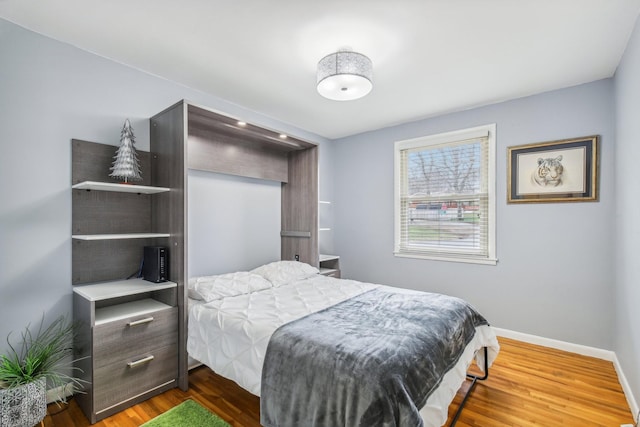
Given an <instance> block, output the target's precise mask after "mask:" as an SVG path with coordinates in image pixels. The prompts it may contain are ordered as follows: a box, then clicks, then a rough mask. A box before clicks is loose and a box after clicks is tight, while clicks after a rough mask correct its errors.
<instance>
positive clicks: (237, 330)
mask: <svg viewBox="0 0 640 427" xmlns="http://www.w3.org/2000/svg"><path fill="white" fill-rule="evenodd" d="M188 292H189V327H188V339H187V350H188V352H189V355H190V356H191V357H192V358H194V359H196V360H198V361H200V362H202V363H204V364H205V365H207V366H209V367H210V368H211V369H212V370H213V371H214V372H216V373H217V374H219V375H222V376H224V377H226V378H229V379H231V380H233V381H235V382H236V383H237V384H239V385H240V386H241V387H243V388H244V389H245V390H247V391H249V392H250V393H252V394H254V395H256V396H259V397H260V398H261V399H260V404H261V409H260V410H261V424H262V425H264V426H267V427H276V426H278V427H285V426H296V425H298V426H300V425H308V426H318V427H320V426H327V427H329V426H332V427H335V426H338V425H345V426H357V425H363V426H365V425H389V426H395V425H397V426H420V425H423V426H425V427H438V426H442V425H443V424H444V423H445V422H446V420H447V412H448V407H449V404H450V403H451V401H452V400H453V398H454V397H455V394H456V392H457V390H458V389H459V388H460V385H461V384H462V383H463V382H464V380H465V378H466V377H467V369H468V367H469V365H470V364H471V362H472V361H473V360H474V359H475V360H476V363H477V365H478V366H479V367H480V368H481V369H484V370H485V375H486V373H487V372H486V370H487V369H488V367H489V366H490V365H491V364H492V363H493V360H494V359H495V357H496V356H497V354H498V351H499V345H498V342H497V339H496V336H495V334H494V333H493V331H492V329H491V328H490V326H489V325H488V323H487V322H486V320H485V319H484V318H483V317H482V316H481V315H479V314H478V313H477V312H476V311H475V310H474V309H473V308H472V307H471V306H469V305H468V304H467V303H466V302H464V301H462V300H460V299H458V298H452V297H447V296H443V295H439V294H429V293H424V292H417V291H411V290H404V289H399V288H393V287H389V286H384V285H377V284H371V283H363V282H357V281H353V280H345V279H335V278H332V277H327V276H323V275H320V274H318V270H317V269H316V268H314V267H312V266H309V265H308V264H304V263H299V262H295V261H278V262H274V263H270V264H267V265H264V266H261V267H259V268H257V269H254V270H252V271H250V272H234V273H229V274H222V275H215V276H202V277H197V278H192V279H190V280H189V285H188ZM454 306H455V307H456V311H455V312H454V311H453V309H452V307H454ZM415 310H417V311H415ZM443 310H444V311H443ZM460 310H462V311H464V312H465V313H468V315H467V314H464V315H462V314H460V313H461V312H460ZM449 311H451V313H452V314H446V313H448V312H449ZM416 313H417V314H418V315H417V316H416ZM443 313H445V314H443ZM425 319H430V320H429V322H426V321H425ZM426 323H428V324H429V325H431V326H428V327H424V326H425V324H426ZM367 324H368V326H366V325H367ZM383 325H384V327H383ZM367 328H368V329H367ZM360 329H362V330H360ZM428 339H432V340H433V339H435V340H436V341H435V342H430V341H428ZM456 343H457V345H456ZM405 350H406V351H405ZM391 361H394V362H393V363H391ZM398 366H399V367H398ZM476 379H477V376H475V377H474V380H473V381H474V382H473V384H475V380H476ZM471 388H472V387H471ZM461 406H462V405H461ZM456 419H457V417H456ZM372 420H375V421H372ZM454 422H455V421H454Z"/></svg>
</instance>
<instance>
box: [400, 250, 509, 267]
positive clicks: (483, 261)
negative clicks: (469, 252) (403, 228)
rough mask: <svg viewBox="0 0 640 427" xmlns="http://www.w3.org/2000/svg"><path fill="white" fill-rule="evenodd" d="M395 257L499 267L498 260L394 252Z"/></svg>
mask: <svg viewBox="0 0 640 427" xmlns="http://www.w3.org/2000/svg"><path fill="white" fill-rule="evenodd" d="M393 255H394V256H397V257H400V258H416V259H428V260H432V261H447V262H464V263H467V264H483V265H497V264H498V259H497V258H486V259H478V258H465V257H462V256H460V257H456V256H437V255H419V254H408V253H403V252H394V253H393Z"/></svg>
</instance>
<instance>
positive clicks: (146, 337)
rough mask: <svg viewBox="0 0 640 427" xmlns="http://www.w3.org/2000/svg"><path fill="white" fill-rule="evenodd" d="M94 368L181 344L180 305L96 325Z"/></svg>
mask: <svg viewBox="0 0 640 427" xmlns="http://www.w3.org/2000/svg"><path fill="white" fill-rule="evenodd" d="M93 333H94V341H93V342H94V352H93V363H94V368H100V367H102V366H106V365H110V364H112V363H114V362H116V361H119V360H125V359H130V358H132V357H135V356H137V355H139V354H140V353H142V352H145V351H150V350H151V349H155V348H159V347H164V346H174V347H176V346H177V345H178V308H177V307H173V308H168V309H165V310H160V311H155V312H152V313H148V314H144V315H140V316H132V317H129V318H126V319H121V320H117V321H113V322H108V323H104V324H101V325H97V326H95V328H94V332H93Z"/></svg>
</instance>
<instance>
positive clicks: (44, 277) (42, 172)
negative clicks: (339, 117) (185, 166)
mask: <svg viewBox="0 0 640 427" xmlns="http://www.w3.org/2000/svg"><path fill="white" fill-rule="evenodd" d="M0 58H2V59H1V61H2V66H0V144H1V151H0V153H1V154H0V200H2V202H1V203H0V352H4V351H3V350H4V349H5V348H6V344H5V337H6V335H7V334H8V333H9V332H10V331H14V336H19V333H20V332H21V331H22V330H23V328H24V327H25V326H26V325H27V324H28V323H31V324H37V323H38V322H39V320H40V318H41V317H42V315H43V313H45V312H46V313H47V318H49V319H50V318H53V317H55V316H57V315H59V314H62V313H70V311H71V237H70V236H71V188H70V186H71V139H72V138H78V139H85V140H89V141H95V142H101V143H108V144H113V145H117V144H119V141H120V130H121V129H122V125H123V123H124V120H125V118H127V117H128V118H129V119H130V120H131V123H132V125H133V128H134V132H135V135H136V147H137V148H138V149H142V150H148V149H149V121H148V118H149V117H151V116H152V115H154V114H156V113H158V112H160V111H161V110H163V109H165V108H166V107H168V106H170V105H172V104H174V103H175V102H177V101H179V100H180V99H183V98H184V99H188V100H191V101H193V102H195V103H198V104H201V105H205V106H208V107H210V108H213V109H217V110H219V111H224V112H226V113H228V114H231V115H236V116H238V117H240V118H243V119H244V120H246V121H249V122H253V123H256V124H260V125H263V126H266V127H269V128H273V129H278V130H281V131H284V132H286V133H289V134H291V135H295V136H298V137H301V138H304V139H307V140H310V141H313V142H318V143H322V142H326V140H324V139H323V138H320V137H318V136H315V135H312V134H309V133H308V132H305V131H302V130H300V129H296V128H294V127H292V126H290V125H287V124H285V123H279V122H276V121H274V120H272V119H270V118H268V117H265V116H262V115H259V114H257V113H255V112H251V111H248V110H244V109H242V108H240V107H238V106H237V105H234V104H231V103H228V102H225V101H224V100H221V99H219V98H215V97H212V96H207V95H204V94H202V93H200V92H197V91H194V90H191V89H189V88H186V87H184V86H181V85H178V84H176V83H172V82H170V81H167V80H164V79H161V78H158V77H154V76H151V75H149V74H145V73H143V72H140V71H137V70H134V69H132V68H129V67H126V66H123V65H121V64H117V63H115V62H113V61H110V60H107V59H104V58H101V57H98V56H96V55H93V54H90V53H87V52H84V51H81V50H79V49H77V48H74V47H72V46H69V45H66V44H62V43H59V42H56V41H54V40H51V39H49V38H46V37H43V36H40V35H38V34H35V33H32V32H30V31H27V30H25V29H23V28H21V27H18V26H16V25H14V24H12V23H9V22H7V21H4V20H0ZM322 149H323V147H322V146H321V147H320V152H321V153H322ZM323 186H324V187H325V190H327V191H329V190H330V188H331V186H329V185H323ZM327 197H329V196H327Z"/></svg>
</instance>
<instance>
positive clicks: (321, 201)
mask: <svg viewBox="0 0 640 427" xmlns="http://www.w3.org/2000/svg"><path fill="white" fill-rule="evenodd" d="M318 203H320V204H321V205H330V204H331V202H327V201H324V200H318Z"/></svg>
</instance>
